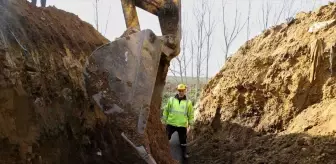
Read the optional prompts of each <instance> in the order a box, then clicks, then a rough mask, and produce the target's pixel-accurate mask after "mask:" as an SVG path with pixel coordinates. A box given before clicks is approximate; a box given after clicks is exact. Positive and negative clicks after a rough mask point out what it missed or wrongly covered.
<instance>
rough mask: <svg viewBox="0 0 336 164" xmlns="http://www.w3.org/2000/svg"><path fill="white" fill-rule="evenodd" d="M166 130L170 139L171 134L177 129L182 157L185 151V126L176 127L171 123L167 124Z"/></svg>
mask: <svg viewBox="0 0 336 164" xmlns="http://www.w3.org/2000/svg"><path fill="white" fill-rule="evenodd" d="M166 131H167V135H168V139H169V140H170V138H171V136H172V135H173V133H174V132H176V131H177V133H178V136H179V140H180V146H181V150H182V157H183V158H184V155H185V154H186V153H187V146H186V144H187V128H185V127H176V126H172V125H167V126H166Z"/></svg>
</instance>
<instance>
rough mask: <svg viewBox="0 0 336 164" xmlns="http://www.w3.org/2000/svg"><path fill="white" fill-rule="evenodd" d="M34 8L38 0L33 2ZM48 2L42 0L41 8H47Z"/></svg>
mask: <svg viewBox="0 0 336 164" xmlns="http://www.w3.org/2000/svg"><path fill="white" fill-rule="evenodd" d="M31 3H32V4H33V5H34V6H36V3H37V0H32V2H31ZM46 4H47V0H41V7H46Z"/></svg>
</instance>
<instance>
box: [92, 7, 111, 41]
mask: <svg viewBox="0 0 336 164" xmlns="http://www.w3.org/2000/svg"><path fill="white" fill-rule="evenodd" d="M100 2H101V1H100V0H93V8H94V26H95V28H96V30H97V31H98V32H100V33H101V34H102V35H104V36H105V35H106V31H107V27H108V23H109V17H110V13H111V8H112V3H111V4H110V6H109V10H108V15H107V18H106V23H105V30H103V28H102V27H101V26H100V22H99V20H100V19H99V18H100V17H99V9H100ZM103 31H104V32H103Z"/></svg>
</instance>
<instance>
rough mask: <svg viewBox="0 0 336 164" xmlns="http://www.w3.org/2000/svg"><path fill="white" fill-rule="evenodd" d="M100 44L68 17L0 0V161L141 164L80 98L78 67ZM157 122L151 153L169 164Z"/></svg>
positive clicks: (21, 1)
mask: <svg viewBox="0 0 336 164" xmlns="http://www.w3.org/2000/svg"><path fill="white" fill-rule="evenodd" d="M107 42H109V41H108V40H107V39H106V38H104V37H103V36H101V35H100V34H99V33H98V32H97V31H96V30H95V29H94V28H93V27H92V26H91V25H89V24H88V23H86V22H83V21H81V20H80V19H79V18H78V16H76V15H74V14H71V13H68V12H65V11H62V10H59V9H57V8H55V7H47V8H36V7H33V6H31V5H30V4H29V3H28V2H27V1H25V0H16V1H7V0H0V163H6V164H7V163H144V162H143V161H141V160H140V158H139V156H137V155H136V154H135V152H134V151H133V149H131V148H130V146H129V145H128V144H127V143H126V142H125V141H124V140H123V139H122V138H121V136H120V134H121V131H122V129H119V128H118V127H116V126H114V125H113V122H112V121H111V120H110V119H109V118H108V117H107V116H105V115H104V114H103V112H102V111H101V110H100V109H98V107H97V106H96V105H94V104H90V102H92V101H90V100H89V98H88V97H87V94H86V89H85V86H84V81H83V70H84V69H83V66H84V64H85V62H86V59H87V57H88V56H89V55H90V54H91V53H92V51H93V50H95V49H96V48H97V47H99V46H101V45H103V44H105V43H107ZM159 117H160V116H159V111H157V112H155V111H153V112H151V115H150V120H149V124H150V125H149V126H150V128H149V129H147V136H148V138H149V141H150V149H151V153H152V154H153V156H154V157H155V158H156V160H157V162H158V163H162V164H164V163H174V161H172V159H171V157H170V155H169V154H168V153H167V152H169V150H168V146H167V145H168V144H167V143H168V141H167V139H166V138H165V137H164V134H165V133H164V129H163V127H162V125H161V123H160V121H159ZM152 134H156V135H152ZM162 143H163V144H162ZM165 143H166V144H165ZM100 154H101V155H100Z"/></svg>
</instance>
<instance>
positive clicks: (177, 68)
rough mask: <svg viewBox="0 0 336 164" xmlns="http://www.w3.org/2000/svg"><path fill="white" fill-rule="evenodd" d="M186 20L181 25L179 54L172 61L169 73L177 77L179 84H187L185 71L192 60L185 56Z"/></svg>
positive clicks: (186, 48) (186, 46)
mask: <svg viewBox="0 0 336 164" xmlns="http://www.w3.org/2000/svg"><path fill="white" fill-rule="evenodd" d="M186 22H187V19H183V23H182V42H181V54H180V55H178V56H177V57H176V58H175V60H174V61H173V64H172V67H171V68H170V72H171V73H172V74H173V76H174V77H175V78H176V77H179V78H180V82H182V83H186V84H187V69H188V67H189V64H190V62H191V60H192V57H190V56H187V50H188V31H187V28H188V27H187V23H186Z"/></svg>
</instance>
